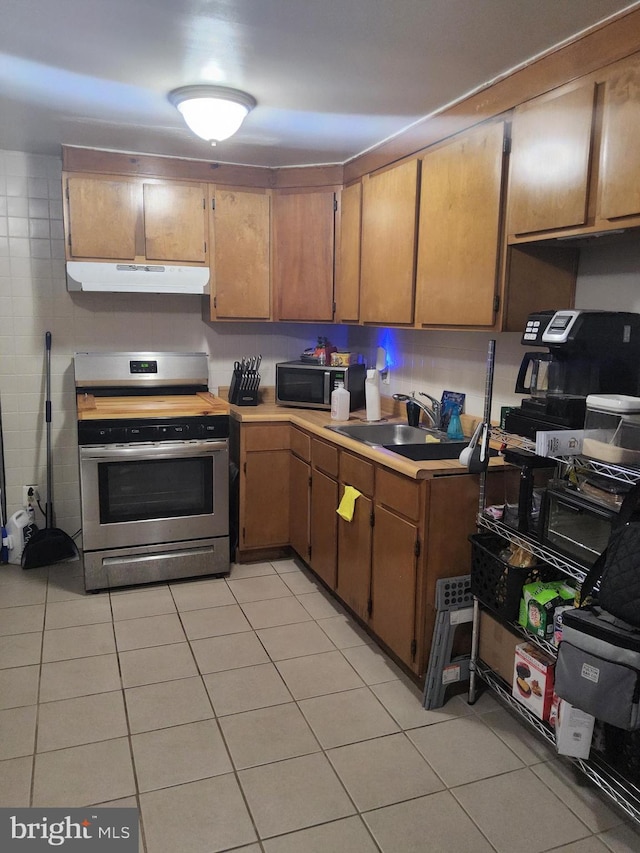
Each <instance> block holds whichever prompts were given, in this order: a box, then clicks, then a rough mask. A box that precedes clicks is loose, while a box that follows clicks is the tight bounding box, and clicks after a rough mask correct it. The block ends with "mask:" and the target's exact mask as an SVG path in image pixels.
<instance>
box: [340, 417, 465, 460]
mask: <svg viewBox="0 0 640 853" xmlns="http://www.w3.org/2000/svg"><path fill="white" fill-rule="evenodd" d="M327 429H330V430H333V432H337V433H339V434H340V435H346V436H347V437H348V438H353V439H355V440H356V441H362V442H363V443H364V444H369V445H370V446H372V447H377V446H379V445H382V446H383V447H389V446H391V445H393V446H396V445H406V444H418V445H420V444H423V445H425V446H429V444H431V445H432V446H433V447H437V446H438V445H437V444H436V443H435V442H429V441H428V437H429V436H431V437H433V438H437V439H438V441H440V442H441V443H447V444H453V443H455V444H459V443H460V442H452V440H451V439H450V438H448V437H447V434H446V433H445V432H441V431H440V430H437V429H425V428H423V427H413V426H409V424H387V423H375V424H367V423H359V424H337V425H335V426H334V425H333V424H332V425H331V426H327ZM440 458H442V457H440Z"/></svg>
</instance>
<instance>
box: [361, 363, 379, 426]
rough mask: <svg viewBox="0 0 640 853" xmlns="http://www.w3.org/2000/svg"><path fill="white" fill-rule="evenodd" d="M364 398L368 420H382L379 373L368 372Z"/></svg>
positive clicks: (372, 370) (374, 371)
mask: <svg viewBox="0 0 640 853" xmlns="http://www.w3.org/2000/svg"><path fill="white" fill-rule="evenodd" d="M364 398H365V404H366V407H367V420H368V421H379V420H382V416H381V414H380V388H379V386H378V371H377V370H375V369H370V370H367V378H366V380H365V383H364Z"/></svg>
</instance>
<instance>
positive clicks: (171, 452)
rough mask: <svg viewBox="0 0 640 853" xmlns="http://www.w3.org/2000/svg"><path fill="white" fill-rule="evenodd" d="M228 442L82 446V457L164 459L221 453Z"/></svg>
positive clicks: (86, 458)
mask: <svg viewBox="0 0 640 853" xmlns="http://www.w3.org/2000/svg"><path fill="white" fill-rule="evenodd" d="M228 446H229V445H228V442H227V441H226V439H225V440H223V441H206V442H205V441H203V442H170V441H163V442H159V443H157V444H137V445H122V446H117V447H114V446H111V447H81V448H80V459H81V460H87V461H88V460H90V459H149V458H153V459H163V458H165V459H166V458H174V459H175V457H176V456H178V457H180V458H185V457H188V456H202V455H203V454H208V455H212V454H214V453H221V452H222V451H224V450H227V449H228Z"/></svg>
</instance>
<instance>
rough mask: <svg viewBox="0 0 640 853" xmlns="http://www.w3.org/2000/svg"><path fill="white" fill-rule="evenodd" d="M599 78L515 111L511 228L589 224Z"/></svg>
mask: <svg viewBox="0 0 640 853" xmlns="http://www.w3.org/2000/svg"><path fill="white" fill-rule="evenodd" d="M595 98H596V84H595V81H593V80H590V81H589V82H587V83H583V84H581V85H579V86H576V87H575V88H572V89H570V90H569V91H566V90H564V91H563V92H561V93H560V94H558V93H552V94H549V95H544V96H543V97H540V98H536V99H535V100H533V101H530V102H528V103H526V104H523V105H522V106H520V107H516V109H515V111H514V115H513V126H512V144H511V158H510V171H509V191H508V220H507V221H508V226H507V228H508V234H509V235H519V234H531V233H534V232H544V231H552V230H556V229H562V228H571V227H577V226H581V225H584V224H585V223H586V221H587V211H588V208H587V205H588V190H589V168H590V161H591V148H592V141H593V126H594V111H595Z"/></svg>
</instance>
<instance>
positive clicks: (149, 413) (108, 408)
mask: <svg viewBox="0 0 640 853" xmlns="http://www.w3.org/2000/svg"><path fill="white" fill-rule="evenodd" d="M77 410H78V420H80V421H91V420H111V419H114V420H115V419H118V418H179V417H185V418H193V417H206V416H207V415H228V414H229V410H230V406H229V403H227V402H226V400H223V399H222V398H221V397H215V396H214V395H213V394H211V393H210V392H209V391H198V392H197V393H196V394H185V395H183V396H182V395H177V394H168V395H162V394H151V395H149V396H141V397H136V396H132V397H94V395H93V394H78V395H77Z"/></svg>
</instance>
